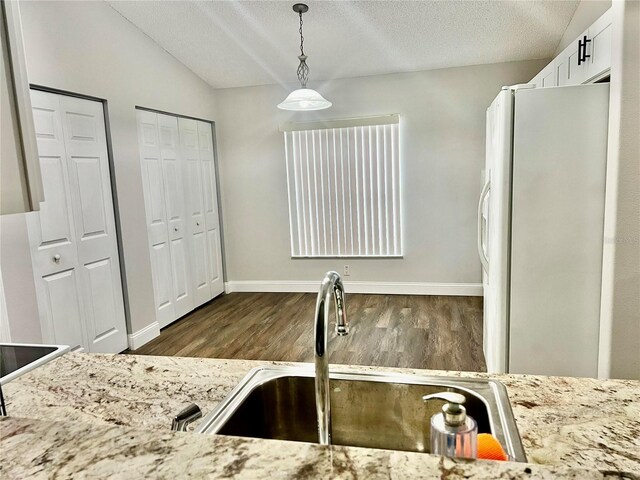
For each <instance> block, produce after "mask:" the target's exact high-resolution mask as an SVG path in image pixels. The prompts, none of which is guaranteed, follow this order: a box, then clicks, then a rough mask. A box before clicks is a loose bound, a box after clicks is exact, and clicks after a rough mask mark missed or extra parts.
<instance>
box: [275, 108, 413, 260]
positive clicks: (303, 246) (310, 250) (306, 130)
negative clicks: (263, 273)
mask: <svg viewBox="0 0 640 480" xmlns="http://www.w3.org/2000/svg"><path fill="white" fill-rule="evenodd" d="M281 130H282V131H283V132H284V144H285V152H286V153H285V158H286V165H287V187H288V194H289V224H290V235H291V256H292V257H401V256H402V238H401V218H400V217H401V207H400V199H401V192H400V158H399V116H398V115H385V116H379V117H368V118H357V119H348V120H336V121H330V122H314V123H297V124H295V123H294V124H286V125H283V126H282V127H281Z"/></svg>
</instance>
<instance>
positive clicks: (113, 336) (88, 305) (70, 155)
mask: <svg viewBox="0 0 640 480" xmlns="http://www.w3.org/2000/svg"><path fill="white" fill-rule="evenodd" d="M60 105H61V111H62V112H63V116H62V118H63V122H62V127H63V132H64V137H65V149H66V152H67V162H68V165H69V185H70V190H71V197H72V210H73V215H74V225H75V238H76V246H77V249H78V262H79V265H80V266H81V268H80V269H79V270H78V274H79V279H80V281H81V286H82V299H83V305H84V318H85V321H86V323H87V327H88V328H87V334H88V340H89V351H91V352H104V353H108V352H121V351H122V350H125V349H126V348H127V334H126V326H125V316H124V300H123V296H122V279H121V276H120V260H119V253H118V242H117V237H116V228H115V214H114V209H113V199H112V197H111V177H110V175H109V157H108V154H107V140H106V133H105V131H106V130H105V124H104V111H103V107H102V103H100V102H94V101H90V100H82V99H79V98H73V97H65V96H60ZM98 278H99V280H98ZM96 282H98V284H99V285H101V288H94V286H93V285H94V284H95V283H96ZM105 282H107V283H105ZM107 287H108V288H107ZM107 306H109V307H108V308H107ZM105 311H108V312H109V313H110V315H108V316H107V315H105ZM107 332H108V334H107Z"/></svg>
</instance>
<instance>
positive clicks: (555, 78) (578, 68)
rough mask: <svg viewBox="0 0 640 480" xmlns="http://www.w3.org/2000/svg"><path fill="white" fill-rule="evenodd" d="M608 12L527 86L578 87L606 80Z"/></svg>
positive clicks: (609, 55) (609, 35)
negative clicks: (602, 79)
mask: <svg viewBox="0 0 640 480" xmlns="http://www.w3.org/2000/svg"><path fill="white" fill-rule="evenodd" d="M611 17H612V15H611V10H607V11H606V12H605V13H604V14H603V15H602V16H601V17H600V18H598V20H596V21H595V22H594V23H593V25H591V26H590V27H589V28H588V29H587V30H585V31H584V32H583V33H582V34H580V36H579V37H578V38H576V39H575V40H574V41H573V42H572V43H571V44H570V45H568V46H567V48H565V49H564V50H563V51H562V52H561V53H560V54H559V55H558V56H557V57H556V58H554V59H553V60H552V61H551V62H550V63H549V64H548V65H547V66H546V67H544V68H543V69H542V71H541V72H540V73H538V74H537V75H536V76H535V77H534V78H533V79H532V80H531V82H530V83H534V84H535V85H536V86H537V87H555V86H563V85H579V84H581V83H589V82H594V81H597V80H599V79H601V78H603V77H605V76H606V75H607V74H608V72H609V69H610V68H611V32H612V25H611Z"/></svg>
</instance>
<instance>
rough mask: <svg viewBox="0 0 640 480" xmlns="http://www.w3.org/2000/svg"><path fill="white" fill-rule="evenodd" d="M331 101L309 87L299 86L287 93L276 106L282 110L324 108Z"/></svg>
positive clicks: (329, 104)
mask: <svg viewBox="0 0 640 480" xmlns="http://www.w3.org/2000/svg"><path fill="white" fill-rule="evenodd" d="M331 105H332V104H331V102H330V101H329V100H327V99H326V98H324V97H323V96H322V95H320V94H319V93H318V92H316V91H315V90H312V89H310V88H299V89H298V90H294V91H293V92H291V93H290V94H289V96H288V97H287V98H285V99H284V101H283V102H282V103H280V104H279V105H278V108H280V109H282V110H295V111H305V110H324V109H325V108H329V107H330V106H331Z"/></svg>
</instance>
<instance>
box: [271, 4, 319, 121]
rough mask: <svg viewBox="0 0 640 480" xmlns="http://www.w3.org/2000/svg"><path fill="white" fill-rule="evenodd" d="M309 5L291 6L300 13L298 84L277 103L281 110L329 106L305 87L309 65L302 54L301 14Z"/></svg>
mask: <svg viewBox="0 0 640 480" xmlns="http://www.w3.org/2000/svg"><path fill="white" fill-rule="evenodd" d="M308 10H309V7H308V6H306V5H305V4H304V3H296V4H295V5H294V6H293V11H294V12H296V13H297V14H298V15H300V30H299V32H300V55H299V56H298V60H300V65H298V80H299V81H300V86H301V87H302V88H299V89H298V90H294V91H293V92H291V93H290V94H289V96H287V98H285V99H284V101H283V102H282V103H280V104H279V105H278V108H280V109H282V110H294V111H298V112H300V111H310V110H324V109H325V108H329V107H330V106H331V102H330V101H328V100H327V99H326V98H324V97H323V96H322V95H320V94H319V93H318V92H316V91H315V90H312V89H311V88H307V80H309V67H308V65H307V56H306V55H305V54H304V36H303V35H302V14H303V13H305V12H307V11H308Z"/></svg>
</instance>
